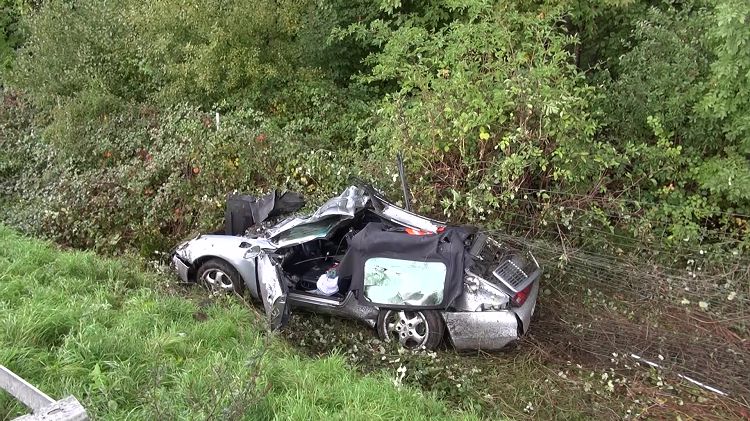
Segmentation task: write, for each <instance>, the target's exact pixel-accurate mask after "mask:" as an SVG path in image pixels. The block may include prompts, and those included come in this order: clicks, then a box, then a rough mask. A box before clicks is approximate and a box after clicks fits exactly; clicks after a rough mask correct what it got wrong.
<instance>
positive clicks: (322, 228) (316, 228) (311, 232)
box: [278, 216, 341, 243]
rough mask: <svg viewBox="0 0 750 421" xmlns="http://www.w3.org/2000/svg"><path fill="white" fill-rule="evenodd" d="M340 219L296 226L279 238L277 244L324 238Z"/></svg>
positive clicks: (328, 219)
mask: <svg viewBox="0 0 750 421" xmlns="http://www.w3.org/2000/svg"><path fill="white" fill-rule="evenodd" d="M340 221H341V219H340V218H339V217H337V216H333V217H329V218H326V219H322V220H320V221H316V222H311V223H307V224H303V225H297V226H296V227H294V228H291V229H290V230H289V231H286V232H284V233H283V234H281V235H280V236H279V239H278V242H279V243H285V242H288V241H298V240H301V239H308V238H309V239H313V238H321V237H325V236H326V235H327V234H328V233H329V232H330V231H331V230H332V229H333V228H334V227H335V226H336V225H337V224H338V223H339V222H340Z"/></svg>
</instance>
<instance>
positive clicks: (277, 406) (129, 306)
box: [0, 226, 473, 420]
mask: <svg viewBox="0 0 750 421" xmlns="http://www.w3.org/2000/svg"><path fill="white" fill-rule="evenodd" d="M138 266H139V265H138V264H135V263H129V262H128V261H126V260H112V259H103V258H100V257H97V256H95V255H93V254H91V253H82V252H61V251H59V250H57V249H55V248H54V246H52V245H50V244H48V243H44V242H40V241H36V240H31V239H27V238H23V237H20V236H18V235H17V234H15V233H14V232H12V231H11V230H9V229H7V228H5V227H1V226H0V326H2V327H3V328H2V330H1V331H0V363H2V364H3V365H5V366H7V367H8V368H10V369H11V370H13V371H14V372H16V373H17V374H19V375H21V376H22V377H24V378H26V379H27V380H29V381H30V382H32V383H33V384H35V385H37V386H38V387H39V388H40V389H42V390H43V391H45V392H46V393H48V394H49V395H51V396H53V397H55V398H62V397H64V396H67V395H70V394H72V395H75V396H76V397H77V398H78V399H79V400H80V401H81V402H82V403H83V405H84V406H85V407H86V408H87V410H88V411H89V414H90V415H91V416H92V418H94V419H116V420H121V419H253V420H255V419H261V420H262V419H315V418H320V419H347V420H349V419H363V420H373V419H375V420H376V419H410V420H417V419H428V418H429V419H435V418H463V419H471V418H473V416H471V415H467V414H465V413H459V412H455V411H452V410H451V409H449V407H448V406H447V405H446V404H445V403H444V402H441V401H440V400H438V399H436V398H435V397H434V396H433V395H430V394H426V393H424V392H421V391H419V390H417V389H413V388H409V387H397V386H395V385H394V384H393V382H392V380H391V379H390V378H388V377H386V375H385V374H371V375H366V376H363V375H361V374H359V373H357V372H355V371H353V370H352V369H350V368H348V367H347V364H346V363H345V359H344V358H343V357H341V356H340V355H336V354H334V355H329V356H326V357H322V358H309V357H300V356H298V355H296V354H295V353H294V352H293V351H292V350H290V348H288V347H287V345H286V344H285V342H283V341H281V340H278V339H276V338H271V339H269V338H268V335H266V333H265V332H264V330H263V321H262V319H261V318H260V317H259V316H258V315H257V313H256V312H255V311H254V310H252V309H251V308H249V307H248V306H246V305H245V304H244V303H242V302H240V300H236V299H232V298H231V297H226V298H221V299H207V298H206V295H205V294H196V293H195V291H194V292H193V293H192V295H194V297H190V293H189V292H188V293H187V294H185V293H175V292H170V291H169V290H168V289H166V288H159V287H158V286H159V285H160V284H159V282H158V280H159V279H162V280H163V277H161V278H160V276H159V275H156V274H150V273H146V272H143V271H141V270H140V269H139V268H138ZM186 295H187V296H186ZM25 412H26V410H25V408H23V407H22V406H20V405H19V404H18V403H17V402H15V400H13V399H12V398H11V397H10V396H9V395H7V394H4V393H0V419H10V418H13V417H14V416H16V415H19V414H22V413H25Z"/></svg>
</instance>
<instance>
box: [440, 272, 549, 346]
mask: <svg viewBox="0 0 750 421" xmlns="http://www.w3.org/2000/svg"><path fill="white" fill-rule="evenodd" d="M538 294H539V282H536V284H535V285H534V286H533V287H532V289H531V291H530V293H529V297H528V298H527V299H526V302H525V303H524V304H523V305H522V306H521V307H518V308H514V309H512V310H502V311H466V312H447V311H446V312H443V320H445V326H446V327H447V328H448V333H449V334H450V337H451V342H453V346H454V347H455V348H456V349H485V350H492V349H500V348H503V347H505V346H506V345H508V344H509V343H511V342H513V341H515V340H516V339H518V338H519V336H520V335H523V334H524V333H526V332H528V330H529V325H530V324H531V316H532V315H533V314H534V308H535V307H536V299H537V295H538Z"/></svg>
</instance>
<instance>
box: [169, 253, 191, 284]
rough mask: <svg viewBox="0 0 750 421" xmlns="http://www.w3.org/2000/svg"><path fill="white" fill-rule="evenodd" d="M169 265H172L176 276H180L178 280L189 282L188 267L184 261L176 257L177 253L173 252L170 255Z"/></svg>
mask: <svg viewBox="0 0 750 421" xmlns="http://www.w3.org/2000/svg"><path fill="white" fill-rule="evenodd" d="M170 266H171V267H172V270H174V271H175V273H177V276H179V277H180V280H181V281H182V282H185V283H187V282H190V277H189V275H188V273H189V271H190V268H189V267H188V266H187V265H186V264H185V262H183V261H182V260H180V258H179V257H177V255H175V254H173V255H172V263H171V264H170Z"/></svg>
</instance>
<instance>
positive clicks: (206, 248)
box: [172, 186, 541, 350]
mask: <svg viewBox="0 0 750 421" xmlns="http://www.w3.org/2000/svg"><path fill="white" fill-rule="evenodd" d="M371 200H372V197H370V196H369V195H368V194H367V193H366V192H365V191H364V190H363V189H362V188H359V187H356V186H351V187H349V188H347V189H346V190H344V192H343V193H342V194H341V195H339V196H337V197H334V198H332V199H330V200H328V201H327V202H326V203H324V204H323V206H321V207H320V208H318V210H317V211H316V212H315V213H313V214H312V215H310V216H309V217H306V218H301V217H293V218H287V219H286V220H284V221H282V222H280V223H278V224H276V225H275V226H274V227H272V228H270V229H266V230H262V231H261V232H260V233H259V234H258V235H247V236H231V235H199V236H197V237H195V238H193V239H192V240H189V241H186V242H184V243H182V244H180V245H179V246H178V247H177V248H176V249H175V251H174V253H173V254H172V267H173V269H174V270H175V272H176V273H177V274H178V275H179V277H180V278H181V280H182V281H184V282H195V281H196V280H197V279H196V273H197V271H198V269H199V267H200V266H201V265H202V264H203V263H204V262H206V261H208V260H210V259H215V258H218V259H221V260H224V261H225V262H228V263H229V264H231V265H232V266H233V267H234V268H235V269H236V270H237V272H238V273H239V274H240V276H241V277H242V280H243V283H244V286H245V288H246V291H248V292H249V294H250V296H252V297H253V298H254V299H256V300H258V301H261V302H262V303H263V305H264V309H265V310H266V313H267V314H268V317H269V321H270V322H271V325H272V327H278V326H280V325H281V324H282V323H283V316H284V315H283V313H284V311H285V308H288V307H287V306H289V307H291V308H303V309H307V310H309V311H312V312H319V313H327V314H332V315H336V316H341V317H345V318H351V319H356V320H359V321H361V322H363V323H365V324H367V325H368V326H370V327H374V326H375V325H376V321H377V318H378V313H379V311H380V309H379V308H378V307H377V306H374V305H367V304H363V303H361V302H360V301H359V300H358V299H357V298H356V296H355V294H354V293H353V292H352V291H347V292H345V294H344V296H343V297H340V298H332V297H326V296H320V295H312V294H307V293H300V292H295V291H288V290H287V287H286V286H285V285H284V282H283V281H281V279H280V272H279V271H281V268H280V267H279V266H278V265H277V264H276V263H275V262H274V261H273V259H272V256H273V254H274V252H275V251H277V250H278V249H280V248H282V247H288V246H292V245H295V244H302V243H306V242H309V241H312V240H315V239H317V238H323V237H325V236H326V234H327V232H330V231H331V230H333V229H334V228H335V227H336V226H338V225H339V224H345V223H346V221H347V220H349V219H351V218H354V216H355V215H356V213H357V212H358V211H360V210H362V209H364V208H366V207H367V205H368V203H369V202H370V201H371ZM378 202H379V204H380V205H379V209H378V210H377V213H378V214H379V215H380V216H381V217H383V218H385V219H387V220H389V221H391V222H393V223H395V224H399V225H402V226H403V227H407V228H413V229H418V230H423V231H427V232H432V233H434V232H437V231H438V229H439V227H440V226H442V225H444V224H441V223H440V222H438V221H435V220H432V219H429V218H425V217H422V216H419V215H417V214H414V213H412V212H409V211H406V210H404V209H401V208H399V207H397V206H395V205H393V204H391V203H388V202H387V201H385V200H384V199H382V198H380V197H379V198H378ZM493 243H495V244H498V243H496V242H494V241H493ZM529 255H530V253H529ZM477 258H480V257H477ZM480 259H481V258H480ZM531 259H532V261H533V264H534V265H536V269H537V270H536V272H535V273H534V274H533V279H531V277H530V276H527V277H526V278H528V279H526V280H525V281H524V283H523V285H519V284H518V283H516V284H513V282H509V281H507V280H504V279H501V278H502V277H501V276H500V277H499V276H498V275H495V277H496V278H497V279H486V278H489V276H487V275H486V274H485V275H484V277H482V276H480V275H478V274H476V273H472V272H471V271H469V270H466V271H465V278H464V284H463V294H461V295H460V296H459V297H458V298H457V299H456V300H455V301H454V302H453V303H452V304H451V306H450V307H448V308H446V309H443V310H441V311H440V314H441V315H442V317H443V320H444V321H445V325H446V327H447V331H448V333H449V335H450V339H451V342H452V343H453V345H454V347H455V348H457V349H486V350H491V349H500V348H503V347H504V346H506V345H507V344H508V343H510V342H512V341H515V340H516V339H518V338H519V337H520V336H521V335H523V334H524V333H525V332H526V331H527V330H528V329H529V325H530V321H531V316H532V314H533V312H534V307H535V305H536V300H537V295H538V290H539V282H538V278H539V274H540V273H541V269H539V267H538V264H537V263H536V261H535V260H534V259H533V256H531ZM511 264H512V262H511ZM513 266H516V265H515V264H513ZM517 269H518V271H521V273H524V274H525V275H530V274H528V273H526V272H523V271H522V270H521V269H520V268H517ZM514 270H515V269H514ZM527 272H528V271H527ZM501 281H502V282H501ZM518 287H520V288H523V289H524V294H526V299H525V301H524V302H523V304H522V305H520V306H512V305H511V303H510V300H511V299H512V296H513V294H514V293H518V291H519V290H520V289H519V288H518ZM287 311H288V310H287Z"/></svg>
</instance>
